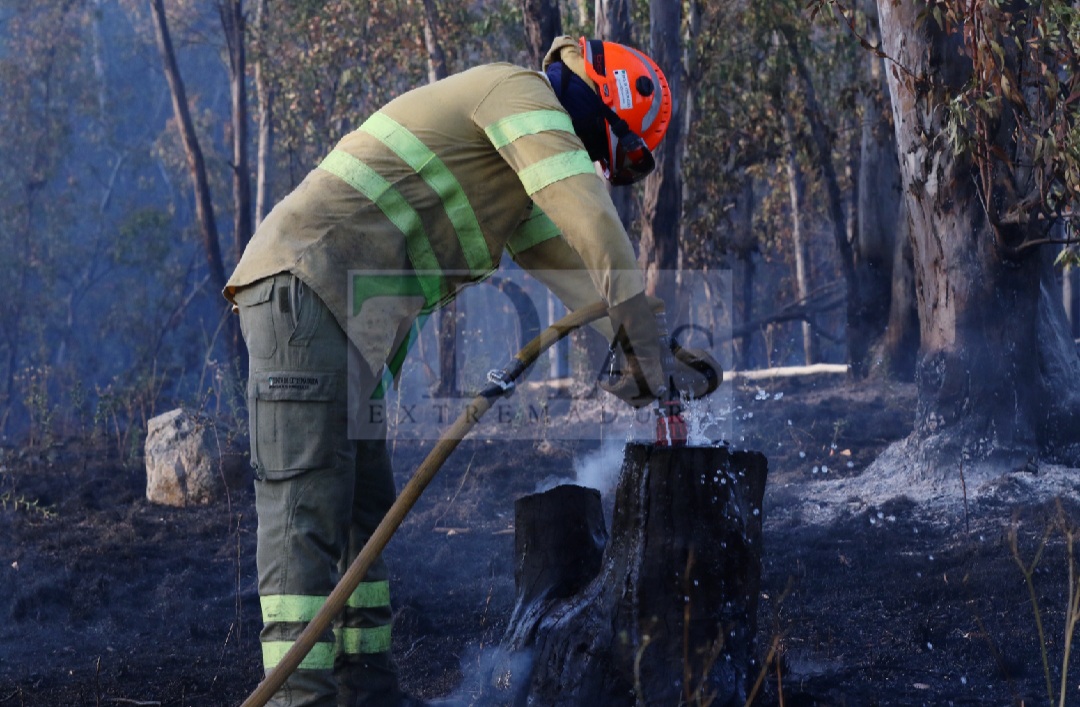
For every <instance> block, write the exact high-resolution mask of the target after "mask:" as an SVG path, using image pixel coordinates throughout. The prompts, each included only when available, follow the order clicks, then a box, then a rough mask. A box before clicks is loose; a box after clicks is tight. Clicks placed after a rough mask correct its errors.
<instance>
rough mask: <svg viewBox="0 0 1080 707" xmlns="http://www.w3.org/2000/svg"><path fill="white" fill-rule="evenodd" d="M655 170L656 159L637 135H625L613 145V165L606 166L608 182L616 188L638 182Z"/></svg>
mask: <svg viewBox="0 0 1080 707" xmlns="http://www.w3.org/2000/svg"><path fill="white" fill-rule="evenodd" d="M654 169H656V159H655V158H654V157H653V153H652V152H651V151H650V150H649V147H648V146H647V145H646V144H645V141H644V140H643V139H642V138H641V136H640V135H638V134H637V133H633V132H631V133H627V134H626V135H624V136H623V137H622V138H620V139H619V142H618V143H617V144H616V145H615V154H614V164H612V165H609V166H608V181H610V182H611V183H612V184H613V185H615V186H617V187H621V186H626V185H628V184H635V183H637V182H640V181H641V180H642V179H644V178H645V177H647V176H649V174H651V173H652V171H653V170H654Z"/></svg>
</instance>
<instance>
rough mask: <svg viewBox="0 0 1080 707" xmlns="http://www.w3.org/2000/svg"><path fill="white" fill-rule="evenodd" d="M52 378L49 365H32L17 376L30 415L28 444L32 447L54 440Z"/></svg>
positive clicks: (44, 444) (41, 446)
mask: <svg viewBox="0 0 1080 707" xmlns="http://www.w3.org/2000/svg"><path fill="white" fill-rule="evenodd" d="M51 379H52V369H51V368H50V367H49V366H31V367H29V368H27V369H25V370H23V371H22V372H20V373H18V374H16V376H15V381H16V383H17V385H18V386H19V389H20V390H21V391H22V396H23V405H25V406H26V412H27V416H28V417H29V430H28V434H27V439H26V446H27V447H28V448H30V449H43V448H45V447H48V446H49V445H50V444H51V443H52V442H53V437H54V435H53V424H54V422H55V418H54V415H55V412H56V409H55V407H54V406H53V403H52V400H51V399H50V396H49V381H50V380H51Z"/></svg>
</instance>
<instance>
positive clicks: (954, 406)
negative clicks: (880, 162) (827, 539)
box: [878, 0, 1080, 477]
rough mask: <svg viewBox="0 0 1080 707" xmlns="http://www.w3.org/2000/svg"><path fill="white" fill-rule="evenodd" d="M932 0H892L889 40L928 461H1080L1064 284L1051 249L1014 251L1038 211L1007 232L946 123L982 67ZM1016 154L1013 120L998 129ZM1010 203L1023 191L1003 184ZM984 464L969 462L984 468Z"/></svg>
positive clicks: (944, 468)
mask: <svg viewBox="0 0 1080 707" xmlns="http://www.w3.org/2000/svg"><path fill="white" fill-rule="evenodd" d="M924 9H925V4H924V3H922V2H912V3H895V2H892V0H879V2H878V10H879V13H880V19H881V30H882V31H881V35H882V38H883V49H884V51H885V53H886V54H887V55H888V56H890V57H891V58H892V59H893V60H894V61H895V62H896V64H898V65H899V66H897V65H895V64H893V65H890V69H889V77H888V78H889V88H890V93H891V98H892V111H893V119H894V125H895V131H896V141H897V149H898V153H899V161H900V165H901V173H902V177H903V189H904V196H905V198H906V199H907V204H908V208H909V210H910V214H911V228H912V253H913V263H914V272H915V283H916V289H917V298H918V307H919V319H920V325H921V327H920V329H921V330H920V335H921V342H922V348H921V351H920V355H919V360H918V365H917V383H918V404H917V411H916V421H915V432H914V437H915V439H916V440H917V441H918V442H919V449H920V455H921V456H922V457H923V459H922V461H923V463H922V464H919V466H920V467H921V468H923V469H925V472H923V473H925V474H931V475H936V476H938V477H940V476H942V475H944V474H948V473H950V472H949V471H948V470H950V469H955V468H957V467H958V465H959V464H960V463H962V462H964V461H968V462H969V463H971V462H982V465H981V466H982V467H983V468H985V469H986V470H987V471H988V472H989V473H997V472H1000V471H1009V470H1013V469H1018V468H1023V467H1025V466H1026V465H1028V464H1030V463H1031V462H1032V461H1033V460H1037V459H1038V458H1039V457H1040V456H1043V455H1046V456H1050V457H1052V458H1055V459H1058V460H1061V461H1066V462H1070V463H1075V462H1077V461H1080V448H1078V445H1077V444H1076V441H1075V439H1074V438H1071V437H1070V434H1073V435H1074V434H1075V433H1074V432H1073V433H1069V432H1066V430H1069V429H1071V430H1073V431H1075V430H1076V429H1078V426H1080V394H1078V392H1080V391H1078V387H1080V360H1078V359H1077V354H1076V350H1075V346H1073V345H1072V343H1071V340H1070V339H1069V338H1068V337H1067V336H1064V335H1063V334H1064V333H1065V332H1066V322H1065V319H1064V316H1063V314H1062V312H1061V302H1060V295H1059V294H1056V293H1055V295H1054V296H1051V295H1050V294H1049V293H1050V292H1053V291H1054V289H1055V288H1052V287H1050V284H1051V282H1052V271H1051V269H1050V268H1049V267H1048V266H1047V264H1046V253H1045V252H1041V251H1039V250H1037V249H1032V250H1028V251H1025V252H1023V253H1019V254H1018V253H1016V252H1010V250H1009V249H1008V248H1004V247H1003V245H1007V243H1008V242H1019V241H1021V240H1024V239H1025V238H1029V237H1033V236H1035V235H1037V234H1036V233H1035V232H1034V230H1032V229H1037V228H1041V227H1042V226H1040V225H1039V224H1037V223H1029V224H1021V225H1017V226H1015V227H1012V228H1011V229H1010V231H1009V232H1008V233H1005V234H1002V233H1001V232H1000V231H999V232H997V233H995V229H994V227H993V226H992V225H991V223H990V222H989V220H988V217H987V212H986V209H985V208H984V206H983V203H982V201H981V198H980V194H979V192H978V190H977V186H976V183H977V179H978V176H979V174H978V170H977V169H976V167H975V165H974V164H973V163H972V161H971V159H970V157H969V156H968V155H967V154H966V153H960V154H957V153H955V152H954V150H953V145H951V144H950V141H949V139H948V137H947V134H946V125H945V120H946V114H947V110H946V102H947V101H948V100H949V99H950V98H951V96H953V95H955V94H956V93H957V92H958V91H960V90H961V89H962V87H963V86H964V84H965V82H966V81H967V80H968V76H969V73H970V71H971V64H970V62H969V61H968V60H967V59H965V58H964V56H963V52H962V46H961V44H960V38H959V36H958V35H956V34H946V33H944V32H942V31H941V30H940V29H938V27H937V25H936V23H934V22H933V21H921V20H920V12H922V11H923V10H924ZM991 139H992V140H995V141H996V142H995V143H994V144H995V145H996V146H997V147H998V148H1000V149H1002V150H1004V151H1005V153H1006V154H1015V152H1016V149H1015V147H1016V146H1015V144H1012V143H1010V140H1012V138H1011V132H1010V131H1008V130H1000V131H997V132H996V133H995V134H994V136H992V137H991ZM995 198H1000V199H1002V200H1004V201H1003V203H1002V204H997V205H996V206H995V208H997V209H998V211H999V212H1000V213H1004V212H1006V211H1008V209H1009V207H1012V206H1014V205H1015V199H1016V198H1017V197H1015V196H1014V197H1012V199H1013V202H1010V201H1009V198H1010V197H1008V196H1006V195H1004V194H999V193H995ZM973 466H974V464H972V466H969V467H968V468H969V469H971V468H972V467H973Z"/></svg>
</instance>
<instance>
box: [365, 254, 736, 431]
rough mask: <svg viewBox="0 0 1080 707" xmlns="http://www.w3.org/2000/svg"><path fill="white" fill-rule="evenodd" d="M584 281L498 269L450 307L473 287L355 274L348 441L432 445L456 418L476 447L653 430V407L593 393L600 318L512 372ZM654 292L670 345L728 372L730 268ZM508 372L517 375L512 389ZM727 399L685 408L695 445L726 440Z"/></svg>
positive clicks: (671, 281)
mask: <svg viewBox="0 0 1080 707" xmlns="http://www.w3.org/2000/svg"><path fill="white" fill-rule="evenodd" d="M619 276H620V273H614V274H613V277H619ZM587 277H588V276H587V274H586V273H582V272H580V271H571V272H569V273H568V272H565V271H547V272H530V273H526V272H525V271H523V270H521V269H518V268H516V267H514V268H507V267H504V268H502V269H500V270H499V271H497V272H496V273H495V274H494V275H492V276H491V277H488V278H486V279H483V280H481V281H479V282H473V283H472V284H469V285H466V286H463V287H460V288H459V289H457V290H456V296H454V297H450V294H451V293H452V292H453V291H454V289H455V285H456V283H460V282H467V281H469V280H470V277H469V276H468V274H467V273H446V272H442V273H415V272H411V271H409V272H400V273H387V272H385V271H378V272H371V271H353V272H351V273H350V277H349V283H350V291H349V303H350V312H349V315H350V316H349V320H348V323H347V331H348V335H349V338H350V340H351V341H352V342H353V344H354V345H355V349H356V350H355V351H354V352H353V353H354V355H353V357H352V358H353V360H352V362H351V363H350V375H349V378H350V389H349V408H350V409H349V432H350V436H351V437H353V438H354V439H370V438H378V437H381V436H383V435H385V434H390V435H392V436H394V437H396V438H397V439H404V440H410V439H411V440H434V439H438V438H440V437H442V436H443V435H444V434H446V433H447V431H448V430H449V429H450V427H451V426H452V425H453V424H454V422H455V421H457V420H459V418H462V417H463V416H464V417H465V419H467V420H469V422H471V423H473V426H472V428H471V430H470V432H469V434H470V436H471V437H474V438H486V439H522V440H525V439H531V440H543V439H547V440H559V439H577V440H604V439H628V438H644V437H647V436H648V435H649V434H652V433H653V430H654V423H655V415H656V411H655V406H647V407H643V408H639V409H635V408H633V407H631V406H630V405H629V404H627V403H625V402H623V401H622V400H621V399H619V398H617V397H615V396H614V395H611V394H610V393H608V392H606V391H605V390H603V389H602V388H601V387H600V386H599V385H598V381H599V380H600V377H601V376H602V375H605V374H606V364H607V363H608V351H609V339H610V336H611V326H610V323H609V321H608V320H607V318H606V317H605V318H603V319H601V320H598V321H597V322H595V323H593V324H591V325H587V326H585V327H583V328H582V329H581V330H578V331H576V332H573V333H570V334H568V335H566V336H565V337H563V338H562V339H560V340H558V341H557V342H556V343H554V344H552V345H551V346H550V347H548V348H547V349H546V351H545V352H544V353H542V354H541V355H540V356H539V357H538V358H537V359H536V360H535V362H533V363H532V365H530V366H529V367H528V368H527V369H526V370H525V371H524V372H519V371H517V370H515V368H517V367H519V364H517V363H516V361H518V359H517V358H516V356H517V355H518V353H519V352H520V351H521V350H522V349H523V348H524V347H525V346H526V345H527V344H528V343H529V342H530V341H532V340H534V339H535V338H536V337H538V336H540V335H541V333H542V332H545V331H546V335H550V334H551V333H552V331H551V330H549V327H551V326H552V325H553V324H555V323H556V322H559V321H560V320H561V319H562V318H563V317H564V316H566V314H568V311H567V309H566V308H565V307H564V305H563V304H562V302H561V301H560V300H559V299H558V297H557V296H556V294H555V293H556V292H561V293H563V294H564V295H567V296H568V297H574V298H578V299H580V298H582V297H583V296H584V297H587V296H588V294H591V292H592V291H593V290H594V289H595V288H593V287H592V284H591V282H590V281H589V280H588V279H587ZM659 282H660V285H659V287H658V288H657V292H658V293H659V294H662V295H663V297H662V298H663V299H664V301H665V304H666V312H665V317H666V320H667V325H668V331H669V332H670V334H671V337H672V338H673V339H674V340H675V341H677V342H678V345H679V346H681V347H683V348H686V349H697V350H701V351H704V352H706V353H708V354H709V355H710V356H712V358H714V359H715V360H716V361H717V362H719V363H720V364H721V366H722V367H723V368H724V369H725V370H729V369H730V367H731V361H732V354H731V313H732V311H733V310H732V307H731V290H732V288H731V275H730V272H729V271H726V270H719V271H687V270H684V271H679V272H677V273H676V272H669V273H662V274H661V277H660V280H659ZM549 286H550V289H549ZM508 373H510V374H513V375H516V379H515V380H514V381H513V383H512V385H511V384H510V382H509V381H508V380H507V374H508ZM518 373H519V374H518ZM694 375H700V374H695V373H694V372H693V371H689V372H688V371H685V370H684V371H681V376H682V378H681V379H680V380H683V381H687V380H688V378H687V377H688V376H690V377H692V376H694ZM689 382H690V383H692V382H693V381H689ZM492 386H497V387H499V386H501V387H502V388H503V389H505V393H506V394H504V395H499V396H497V397H490V408H489V409H487V410H486V412H484V413H483V414H477V409H476V406H475V405H474V401H475V400H476V397H477V396H478V395H480V394H481V393H483V392H484V391H488V392H489V393H490V391H491V390H492ZM692 387H693V386H692V385H687V386H686V388H687V389H690V388H692ZM500 392H502V391H500ZM731 401H732V396H731V385H730V384H727V385H721V386H720V388H719V389H718V390H716V391H715V392H713V393H712V394H711V395H709V396H708V397H707V398H705V399H702V400H699V401H693V402H691V401H687V403H686V408H687V412H686V415H687V417H688V423H689V424H690V428H691V429H690V433H691V439H692V440H693V439H694V437H695V435H696V437H697V441H698V442H700V443H707V442H710V441H718V440H721V439H729V438H730V429H729V426H730V422H729V420H728V417H729V416H728V413H729V412H730V410H731V407H732V403H731ZM470 415H471V416H472V417H471V418H470V417H469V416H470Z"/></svg>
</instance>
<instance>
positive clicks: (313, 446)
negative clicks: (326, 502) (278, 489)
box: [248, 370, 349, 480]
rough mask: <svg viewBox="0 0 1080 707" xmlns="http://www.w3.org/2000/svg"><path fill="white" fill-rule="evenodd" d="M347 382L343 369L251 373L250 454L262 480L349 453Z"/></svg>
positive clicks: (291, 473)
mask: <svg viewBox="0 0 1080 707" xmlns="http://www.w3.org/2000/svg"><path fill="white" fill-rule="evenodd" d="M343 385H344V381H343V380H342V375H341V374H340V373H338V372H321V371H287V370H282V371H265V370H264V371H257V372H253V373H252V375H251V378H250V380H249V381H248V405H249V410H250V415H249V421H250V425H251V429H250V431H251V457H252V464H253V466H255V470H256V475H257V476H258V477H259V478H264V479H269V480H282V479H287V478H291V477H293V476H296V475H298V474H301V473H303V472H305V471H309V470H311V469H323V468H329V467H333V466H335V465H336V464H338V463H339V461H340V460H342V459H343V458H347V457H348V454H349V451H348V436H347V434H346V432H347V429H346V428H347V419H346V418H347V415H346V405H345V397H344V395H342V390H343Z"/></svg>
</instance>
